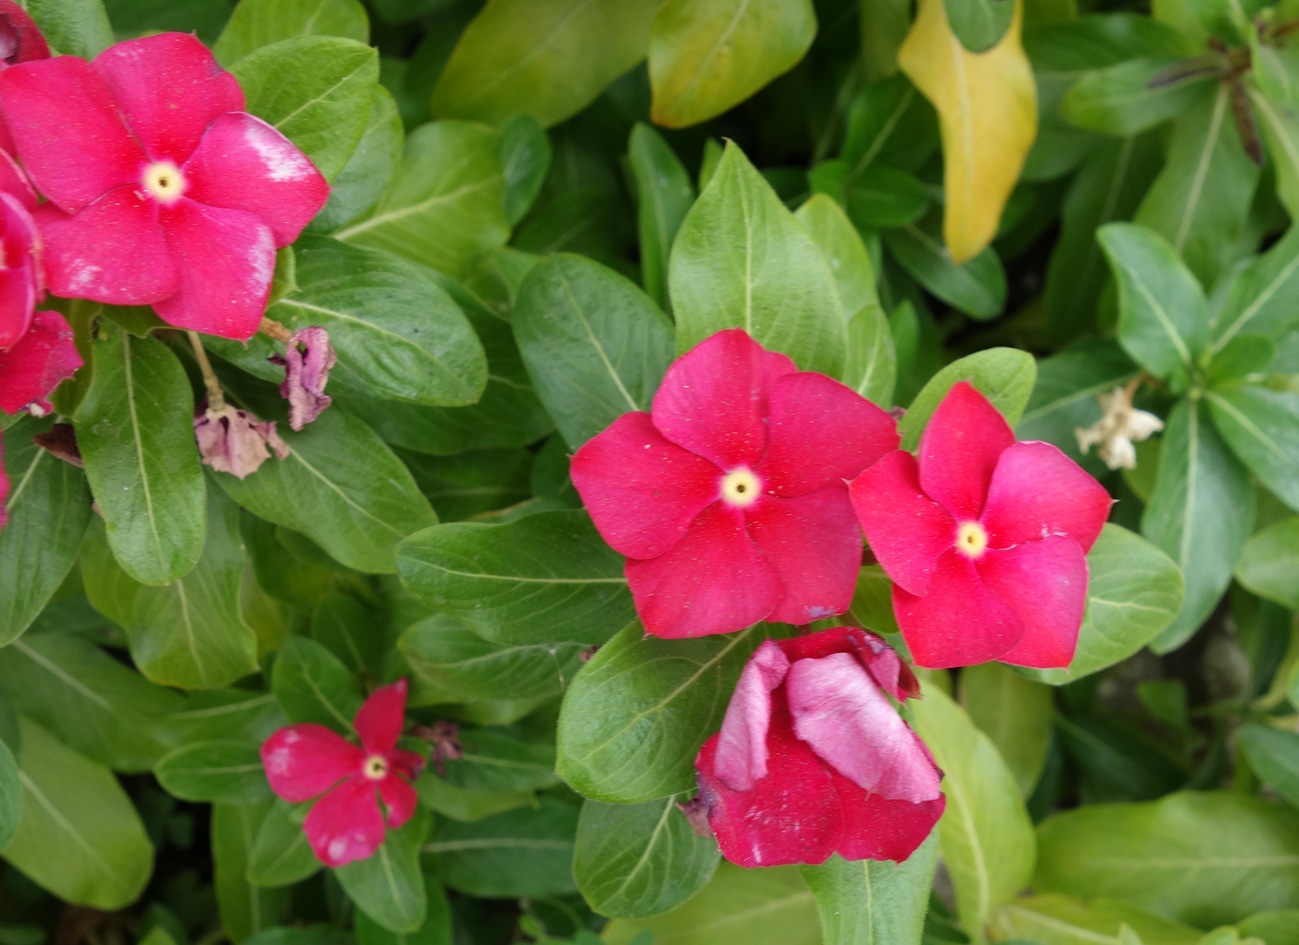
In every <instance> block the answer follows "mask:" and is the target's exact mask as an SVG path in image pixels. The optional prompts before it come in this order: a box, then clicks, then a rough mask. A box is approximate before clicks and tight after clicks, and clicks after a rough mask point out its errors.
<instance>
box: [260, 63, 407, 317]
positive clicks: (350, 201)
mask: <svg viewBox="0 0 1299 945" xmlns="http://www.w3.org/2000/svg"><path fill="white" fill-rule="evenodd" d="M405 140H406V131H405V126H403V125H402V121H401V115H400V114H399V113H398V111H397V102H396V101H395V100H394V99H393V97H392V93H391V92H389V91H388V90H387V89H386V88H384V87H383V86H382V85H376V86H375V87H374V91H373V92H372V93H371V95H370V117H369V119H368V121H367V122H366V126H365V131H364V132H362V134H361V140H360V141H359V142H358V143H357V145H356V150H355V151H353V152H352V156H351V157H350V158H348V161H347V164H346V165H345V166H344V167H343V169H342V170H341V171H339V173H338V176H337V177H335V178H334V180H333V182H332V184H331V188H330V193H329V202H328V203H326V204H325V207H324V209H322V210H321V211H320V212H319V213H318V214H316V217H315V219H314V220H312V221H311V224H310V225H309V226H308V231H310V232H319V233H329V232H331V231H333V230H336V229H338V228H339V227H340V226H343V225H345V224H347V223H351V222H352V221H353V220H355V219H356V218H357V217H359V216H360V215H361V214H362V213H364V212H365V211H367V210H369V209H370V208H371V207H373V206H374V205H375V203H376V202H377V201H378V199H379V197H380V195H381V194H382V193H383V190H384V188H385V187H386V186H387V185H388V178H389V177H391V176H392V173H393V171H395V170H396V169H397V164H398V162H399V161H400V160H401V153H402V145H403V144H404V143H405ZM272 297H273V298H274V296H272ZM276 301H278V299H276Z"/></svg>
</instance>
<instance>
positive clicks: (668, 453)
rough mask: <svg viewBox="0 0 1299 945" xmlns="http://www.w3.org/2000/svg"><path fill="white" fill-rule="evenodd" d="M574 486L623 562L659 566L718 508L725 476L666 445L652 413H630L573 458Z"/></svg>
mask: <svg viewBox="0 0 1299 945" xmlns="http://www.w3.org/2000/svg"><path fill="white" fill-rule="evenodd" d="M570 471H571V473H572V476H573V485H574V486H575V487H576V488H577V491H578V494H579V495H581V496H582V503H583V504H584V505H585V506H586V508H587V511H588V512H590V513H591V519H592V521H594V522H595V527H596V528H597V529H598V530H599V532H600V535H601V536H602V537H603V538H604V540H605V541H607V542H608V543H609V545H610V546H611V547H612V548H613V550H614V551H616V552H618V553H619V554H623V555H626V556H627V557H629V558H656V557H658V556H659V555H661V554H663V553H664V552H665V551H667V550H668V549H669V548H671V547H672V546H673V545H675V544H676V543H677V542H678V541H680V540H681V536H682V535H684V534H685V532H686V529H687V528H688V527H689V526H690V523H691V522H693V521H694V520H695V517H696V516H698V515H699V513H700V512H702V511H703V510H704V509H705V508H707V507H708V506H709V505H711V504H712V503H713V502H715V501H716V500H717V497H718V482H719V480H720V479H721V475H722V473H721V470H719V469H718V468H717V467H716V466H714V465H713V464H712V463H710V462H709V461H708V460H706V459H704V458H703V457H702V456H696V455H695V454H694V453H691V452H688V451H687V450H683V449H682V448H681V447H679V446H677V445H676V444H675V443H672V442H670V441H668V440H666V439H664V437H663V434H661V433H659V431H658V430H656V429H655V428H654V424H653V423H651V422H650V415H649V414H647V413H639V412H638V413H625V414H623V415H622V416H621V417H619V418H618V419H617V420H615V421H614V422H613V423H611V424H610V425H609V428H608V429H607V430H605V431H604V432H603V433H600V434H598V435H597V436H593V437H592V438H591V439H589V440H587V441H586V443H584V444H583V445H582V448H581V449H579V450H578V451H577V453H576V454H575V455H574V456H573V461H572V463H571V465H570Z"/></svg>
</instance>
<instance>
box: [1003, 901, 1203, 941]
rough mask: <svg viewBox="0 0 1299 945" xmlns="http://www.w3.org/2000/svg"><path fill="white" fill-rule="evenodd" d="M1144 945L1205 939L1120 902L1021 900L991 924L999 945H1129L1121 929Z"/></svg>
mask: <svg viewBox="0 0 1299 945" xmlns="http://www.w3.org/2000/svg"><path fill="white" fill-rule="evenodd" d="M1124 926H1127V928H1128V929H1130V930H1132V931H1133V932H1135V933H1136V934H1137V935H1139V936H1140V941H1141V943H1142V945H1198V943H1199V941H1200V935H1201V933H1200V932H1199V931H1198V930H1197V929H1193V928H1191V927H1190V926H1187V925H1182V924H1181V923H1180V922H1170V921H1169V920H1168V919H1163V918H1160V917H1159V916H1157V915H1154V914H1153V913H1150V912H1147V911H1146V910H1144V909H1139V908H1137V907H1136V906H1133V905H1130V904H1128V903H1126V902H1121V901H1119V900H1117V899H1089V900H1082V899H1076V898H1074V897H1072V896H1059V895H1045V896H1028V897H1026V898H1024V899H1016V900H1015V901H1014V902H1012V903H1009V904H1007V905H1004V906H1002V907H1001V908H1000V909H998V910H997V913H996V914H995V915H994V916H993V919H992V931H993V933H994V936H995V938H994V941H1003V940H1007V939H1012V938H1013V939H1025V940H1027V941H1031V942H1039V943H1041V945H1127V943H1126V942H1124V940H1123V939H1122V938H1121V937H1120V929H1122V928H1123V927H1124Z"/></svg>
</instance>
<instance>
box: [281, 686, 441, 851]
mask: <svg viewBox="0 0 1299 945" xmlns="http://www.w3.org/2000/svg"><path fill="white" fill-rule="evenodd" d="M405 710H406V680H404V679H401V680H398V681H397V682H395V683H393V684H391V685H389V686H383V687H382V688H379V689H376V690H375V691H374V692H373V693H371V695H370V698H368V699H366V700H365V704H364V705H363V706H361V710H360V711H359V712H357V713H356V720H355V725H356V731H357V734H358V735H360V736H361V745H360V747H358V746H356V745H354V744H352V743H351V742H349V741H348V740H347V739H345V738H343V737H342V736H341V735H339V734H337V733H336V732H332V731H330V730H329V729H327V728H325V727H324V726H323V725H313V724H311V723H306V724H302V725H290V726H289V727H288V728H282V729H280V730H279V731H278V732H276V733H275V734H274V735H272V736H271V737H270V738H268V739H267V740H266V743H265V744H264V745H262V764H263V765H264V766H265V768H266V778H267V780H268V781H270V783H271V790H273V791H274V792H275V793H276V794H278V795H279V796H280V797H282V798H284V799H285V800H286V801H293V802H295V803H296V802H298V801H309V800H311V799H312V798H313V797H317V796H319V795H321V794H324V795H325V796H324V797H323V798H321V799H320V801H319V802H318V803H317V804H316V806H315V807H313V808H311V812H310V813H309V814H307V819H306V821H305V822H304V823H303V825H302V826H303V829H304V830H306V832H307V840H308V841H309V842H310V843H311V849H312V850H314V851H315V853H316V856H317V857H319V858H320V861H321V862H322V863H324V864H325V865H326V866H343V865H345V864H347V863H351V862H352V861H353V860H364V859H365V858H366V857H368V856H370V855H371V854H372V853H374V851H375V850H377V849H379V846H380V844H382V843H383V836H384V826H385V823H386V825H387V826H388V827H390V828H392V829H394V830H395V829H396V828H398V827H400V826H401V825H402V824H404V823H406V821H408V820H410V818H411V816H412V815H413V814H414V813H415V805H416V804H417V803H418V802H419V797H418V795H417V794H416V793H415V789H414V788H413V787H411V784H410V782H411V781H413V780H415V778H417V777H419V773H420V771H421V770H422V769H423V767H424V759H422V758H421V757H420V756H419V755H417V754H415V753H413V752H409V751H404V750H402V749H400V748H398V747H397V738H398V737H399V736H400V735H401V728H402V723H403V720H404V715H405ZM326 792H328V793H326ZM379 798H383V804H384V807H385V808H387V818H386V819H385V817H384V815H383V813H382V812H381V811H380V810H379Z"/></svg>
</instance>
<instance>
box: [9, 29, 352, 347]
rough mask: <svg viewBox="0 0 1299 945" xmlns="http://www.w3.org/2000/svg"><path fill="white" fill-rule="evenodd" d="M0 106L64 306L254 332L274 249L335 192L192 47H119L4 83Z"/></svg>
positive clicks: (38, 67) (236, 334)
mask: <svg viewBox="0 0 1299 945" xmlns="http://www.w3.org/2000/svg"><path fill="white" fill-rule="evenodd" d="M0 107H2V108H3V111H4V115H5V119H6V121H7V122H8V125H9V130H10V132H11V133H12V135H13V139H14V142H15V144H16V145H17V151H18V156H19V157H20V158H21V160H22V164H23V167H24V168H25V169H26V171H27V173H28V175H29V176H30V177H31V179H32V181H33V183H34V184H35V185H36V187H37V189H38V190H39V191H40V192H41V193H42V194H44V195H45V197H46V198H48V199H47V202H46V203H45V204H43V205H42V206H41V207H40V208H39V209H38V210H37V211H36V213H35V214H34V216H35V217H36V221H37V224H38V225H39V226H40V228H41V234H42V236H43V237H44V241H45V250H46V257H45V267H46V283H47V285H48V286H49V288H50V290H51V291H52V292H54V293H55V294H56V295H60V296H64V297H66V298H85V299H93V300H95V301H98V302H105V303H108V304H111V305H152V306H153V307H154V309H155V310H156V311H157V313H158V314H159V315H160V316H161V317H162V318H163V320H164V321H166V322H168V323H170V324H172V325H175V326H177V327H178V328H189V329H194V330H196V331H203V332H207V333H209V334H214V335H222V336H224V337H226V338H238V339H246V338H249V337H251V336H252V335H253V333H254V332H255V331H256V330H257V325H258V323H259V321H260V320H261V315H262V312H263V311H264V310H265V308H266V302H267V299H268V297H269V295H270V289H271V277H272V275H273V274H274V271H275V249H276V247H280V246H287V245H288V244H289V243H292V242H293V241H294V240H295V239H296V238H297V236H298V233H299V232H301V230H302V228H303V227H304V226H306V225H307V223H308V222H309V221H310V220H311V218H312V217H313V216H315V215H316V212H317V211H318V210H319V209H320V208H321V207H322V206H323V205H324V203H325V201H326V199H327V198H328V196H329V185H328V184H327V183H326V182H325V179H324V178H323V177H322V176H321V175H320V172H319V171H317V170H316V168H315V166H314V165H313V164H312V163H311V161H310V160H309V159H308V158H307V157H306V156H305V155H304V154H303V153H302V152H301V151H299V150H298V149H297V148H296V147H295V146H294V145H293V143H292V142H290V141H289V140H288V139H287V138H285V137H284V135H282V134H280V132H279V131H277V130H276V129H275V128H273V127H271V126H270V125H268V124H267V123H266V122H264V121H262V120H261V119H259V118H254V117H253V116H252V115H249V114H247V113H245V112H244V111H243V108H244V96H243V92H242V91H241V90H240V88H239V84H238V83H237V82H236V81H235V78H234V76H232V75H230V73H228V72H225V71H223V70H222V69H221V68H220V67H219V66H218V65H217V64H216V60H215V59H213V58H212V54H211V53H210V52H208V50H207V48H206V47H204V46H203V44H202V43H200V42H199V41H198V40H197V39H195V38H194V37H193V36H190V35H188V34H185V33H162V34H159V35H156V36H146V37H144V38H142V39H133V40H128V41H127V42H124V43H118V44H117V45H115V46H112V47H110V48H109V49H107V50H106V51H104V52H103V53H101V54H100V55H99V56H98V57H97V58H96V59H95V61H94V63H93V64H91V63H88V62H86V61H85V60H83V59H77V58H75V57H73V56H59V57H57V58H54V59H46V60H40V61H35V62H26V63H23V64H21V65H16V66H12V67H11V68H9V69H6V70H4V71H3V72H0Z"/></svg>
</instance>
